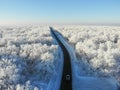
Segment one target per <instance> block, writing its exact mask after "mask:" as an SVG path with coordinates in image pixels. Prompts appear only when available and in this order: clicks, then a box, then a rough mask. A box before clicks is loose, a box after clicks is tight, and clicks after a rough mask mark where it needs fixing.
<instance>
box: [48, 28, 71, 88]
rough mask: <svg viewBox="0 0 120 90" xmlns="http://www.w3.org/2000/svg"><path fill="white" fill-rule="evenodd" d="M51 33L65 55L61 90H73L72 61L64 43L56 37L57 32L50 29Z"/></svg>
mask: <svg viewBox="0 0 120 90" xmlns="http://www.w3.org/2000/svg"><path fill="white" fill-rule="evenodd" d="M50 30H51V33H52V34H53V35H54V37H55V39H56V40H57V42H58V44H59V46H60V47H61V48H62V51H63V55H64V64H63V73H62V80H61V86H60V90H72V70H71V61H70V56H69V53H68V51H67V49H66V48H65V46H64V45H63V43H62V42H61V41H60V39H59V38H58V36H57V35H56V33H55V32H56V31H55V30H54V29H53V28H51V27H50Z"/></svg>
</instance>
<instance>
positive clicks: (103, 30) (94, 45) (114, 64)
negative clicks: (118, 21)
mask: <svg viewBox="0 0 120 90" xmlns="http://www.w3.org/2000/svg"><path fill="white" fill-rule="evenodd" d="M54 27H55V29H56V30H58V31H59V32H60V33H62V35H63V36H64V37H65V39H66V40H67V41H68V42H69V44H70V45H71V46H72V47H73V48H74V50H75V52H76V56H77V61H76V62H77V65H78V72H77V73H78V74H79V75H80V74H81V71H80V70H81V67H82V70H83V71H84V73H82V74H83V76H93V77H111V78H114V79H116V80H117V81H118V82H119V83H120V27H119V26H84V25H81V26H80V25H63V26H60V25H55V26H54ZM79 67H80V69H79Z"/></svg>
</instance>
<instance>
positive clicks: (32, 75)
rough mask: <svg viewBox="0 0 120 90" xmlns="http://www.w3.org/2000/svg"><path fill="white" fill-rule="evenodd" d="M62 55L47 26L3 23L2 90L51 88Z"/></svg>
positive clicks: (0, 45)
mask: <svg viewBox="0 0 120 90" xmlns="http://www.w3.org/2000/svg"><path fill="white" fill-rule="evenodd" d="M61 58H62V56H61V52H60V48H59V47H58V45H57V44H56V42H55V41H54V40H53V38H52V36H51V33H50V31H49V27H48V26H25V27H0V90H45V89H47V88H50V85H49V84H50V82H51V79H52V78H53V76H54V77H55V74H57V73H58V70H57V69H58V67H59V63H60V59H61ZM48 86H49V87H48ZM51 88H52V87H51Z"/></svg>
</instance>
